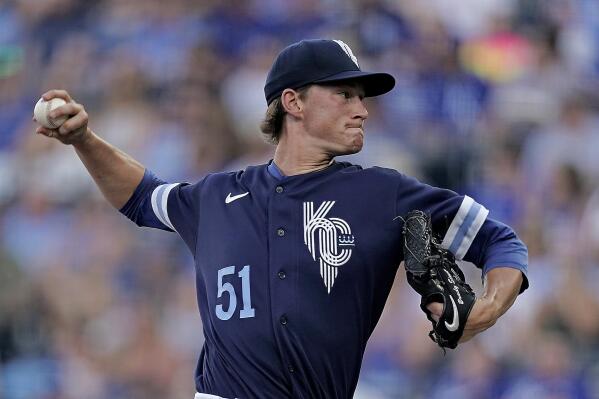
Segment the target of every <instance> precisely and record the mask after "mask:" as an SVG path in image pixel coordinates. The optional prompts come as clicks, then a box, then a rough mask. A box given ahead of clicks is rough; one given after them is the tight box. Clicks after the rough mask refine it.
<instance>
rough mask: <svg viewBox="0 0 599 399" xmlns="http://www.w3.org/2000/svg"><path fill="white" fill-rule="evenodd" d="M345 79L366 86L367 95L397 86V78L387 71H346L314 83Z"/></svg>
mask: <svg viewBox="0 0 599 399" xmlns="http://www.w3.org/2000/svg"><path fill="white" fill-rule="evenodd" d="M343 81H352V82H359V83H361V84H362V86H363V87H364V95H365V96H366V97H374V96H380V95H381V94H385V93H388V92H390V91H391V90H392V89H393V87H395V78H394V77H393V76H391V75H390V74H388V73H385V72H362V71H345V72H341V73H336V74H335V75H332V76H327V77H326V78H324V79H319V80H317V81H315V82H314V83H335V82H343Z"/></svg>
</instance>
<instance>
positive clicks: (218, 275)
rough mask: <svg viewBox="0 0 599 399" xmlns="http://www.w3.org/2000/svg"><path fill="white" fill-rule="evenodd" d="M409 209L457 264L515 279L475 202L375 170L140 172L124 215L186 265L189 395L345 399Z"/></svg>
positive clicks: (503, 229) (494, 225)
mask: <svg viewBox="0 0 599 399" xmlns="http://www.w3.org/2000/svg"><path fill="white" fill-rule="evenodd" d="M412 209H421V210H423V211H425V212H427V213H429V214H431V216H432V220H433V226H434V229H435V231H436V232H438V233H439V234H440V235H441V236H442V237H443V245H444V246H445V247H446V248H449V249H450V250H452V252H454V253H455V255H456V257H457V258H458V259H465V260H468V261H471V262H473V263H474V264H476V265H477V266H479V267H481V268H483V273H486V272H487V271H488V270H490V269H492V268H493V267H497V266H508V267H513V268H517V269H520V270H521V271H522V272H523V273H524V275H526V268H527V252H526V247H525V246H524V245H523V244H522V243H521V241H520V240H518V238H517V237H516V235H515V234H514V232H513V231H512V230H511V229H510V228H509V227H507V226H505V225H502V224H501V223H499V222H496V221H493V220H491V219H488V218H487V214H488V211H487V210H486V209H485V208H484V207H483V206H482V205H480V204H478V203H476V202H475V201H474V200H473V199H471V198H469V197H467V196H460V195H458V194H456V193H455V192H453V191H449V190H444V189H439V188H434V187H431V186H429V185H426V184H423V183H421V182H419V181H417V180H415V179H413V178H410V177H407V176H405V175H402V174H400V173H398V172H397V171H394V170H390V169H384V168H368V169H362V168H361V167H360V166H356V165H351V164H349V163H342V162H333V163H332V164H331V165H330V166H329V167H327V168H326V169H323V170H320V171H316V172H312V173H307V174H302V175H296V176H289V177H285V176H283V175H282V174H281V172H280V171H279V170H278V169H277V167H276V166H275V165H274V163H272V162H271V163H269V164H267V165H261V166H255V167H248V168H247V169H246V170H244V171H239V172H231V173H217V174H211V175H208V176H206V177H204V178H203V179H201V180H200V181H199V182H197V183H195V184H191V185H190V184H186V183H183V184H179V183H176V184H167V183H165V182H162V181H160V180H158V179H157V178H156V177H155V176H153V175H152V174H151V173H150V172H148V171H146V174H145V176H144V178H143V180H142V182H141V183H140V185H139V186H138V187H137V189H136V191H135V193H134V195H133V196H132V197H131V199H130V200H129V202H128V203H127V204H126V205H125V207H123V209H121V212H123V213H124V214H125V215H127V216H128V217H129V218H131V219H132V220H133V221H135V222H136V223H137V224H138V225H143V226H150V227H156V228H160V229H164V230H172V231H176V232H177V233H178V234H179V235H180V236H181V237H182V238H183V240H184V241H185V243H186V244H187V246H188V247H189V249H190V250H191V253H192V254H193V256H194V259H195V268H196V285H197V297H198V304H199V309H200V314H201V318H202V322H203V327H204V335H205V344H204V347H203V350H202V353H201V355H200V358H199V362H198V366H197V370H196V388H197V391H198V392H202V393H209V394H214V395H219V396H222V397H226V398H272V399H281V398H306V399H315V398H327V399H330V398H351V397H352V395H353V392H354V390H355V387H356V384H357V381H358V377H359V372H360V364H361V360H362V355H363V353H364V349H365V347H366V342H367V340H368V338H369V336H370V335H371V333H372V331H373V330H374V327H375V326H376V324H377V321H378V320H379V317H380V315H381V312H382V310H383V307H384V305H385V301H386V299H387V296H388V294H389V291H390V289H391V286H392V284H393V281H394V277H395V273H396V271H397V269H398V265H399V264H400V262H401V261H402V256H403V255H402V236H401V227H402V221H401V219H400V218H397V216H403V215H405V214H406V213H407V212H408V211H410V210H412ZM527 284H528V283H527V280H526V277H525V282H524V284H523V287H522V289H525V288H526V286H527Z"/></svg>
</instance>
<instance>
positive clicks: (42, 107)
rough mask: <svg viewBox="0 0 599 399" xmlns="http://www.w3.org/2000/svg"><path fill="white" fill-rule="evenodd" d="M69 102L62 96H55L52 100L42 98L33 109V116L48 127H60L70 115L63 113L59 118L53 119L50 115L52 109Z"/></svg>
mask: <svg viewBox="0 0 599 399" xmlns="http://www.w3.org/2000/svg"><path fill="white" fill-rule="evenodd" d="M66 103H67V102H66V101H65V100H63V99H62V98H53V99H51V100H48V101H46V100H44V99H43V98H40V99H39V101H38V102H37V104H35V108H34V110H33V116H34V117H35V120H36V121H37V123H39V124H40V125H42V126H43V127H45V128H48V129H58V128H59V127H60V125H62V124H63V123H64V122H65V121H66V120H67V119H68V116H66V115H63V116H59V117H58V118H55V119H52V118H50V117H49V116H48V114H49V113H50V111H52V110H53V109H56V108H58V107H60V106H61V105H65V104H66Z"/></svg>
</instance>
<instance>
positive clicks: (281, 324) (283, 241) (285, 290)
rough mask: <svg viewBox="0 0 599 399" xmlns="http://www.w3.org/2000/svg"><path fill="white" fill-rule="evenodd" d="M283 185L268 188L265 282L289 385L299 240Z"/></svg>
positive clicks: (293, 366) (291, 374)
mask: <svg viewBox="0 0 599 399" xmlns="http://www.w3.org/2000/svg"><path fill="white" fill-rule="evenodd" d="M286 190H287V188H286V187H285V185H284V184H283V183H281V182H279V184H277V185H276V186H275V187H273V188H272V190H271V194H270V196H269V206H268V229H269V231H268V237H269V254H268V255H269V273H270V277H269V284H270V291H271V295H270V301H271V303H270V306H271V309H272V315H271V317H272V320H271V322H272V325H273V329H274V333H275V337H276V341H277V347H278V349H279V353H280V355H281V361H282V362H283V364H284V365H285V367H286V368H287V372H288V374H289V377H290V382H291V385H294V383H293V378H294V375H295V372H296V367H297V365H295V364H294V362H293V361H292V360H291V358H290V353H289V348H287V347H286V345H285V342H287V341H288V340H289V336H288V334H289V329H291V328H293V322H294V320H293V318H292V317H291V316H290V314H291V313H293V309H294V306H295V300H296V296H297V293H296V285H295V276H296V273H297V256H296V250H297V246H298V245H299V244H298V242H299V241H298V240H299V236H298V232H297V231H296V230H297V227H296V226H295V219H296V217H297V216H296V215H294V212H293V201H292V200H290V199H289V198H288V196H287V193H286Z"/></svg>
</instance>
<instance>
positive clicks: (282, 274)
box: [278, 270, 287, 280]
mask: <svg viewBox="0 0 599 399" xmlns="http://www.w3.org/2000/svg"><path fill="white" fill-rule="evenodd" d="M278 275H279V278H280V279H281V280H285V277H287V275H286V274H285V272H284V271H282V270H281V271H280V272H279V273H278Z"/></svg>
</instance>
